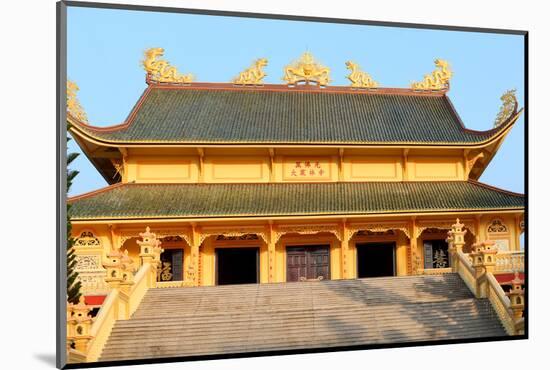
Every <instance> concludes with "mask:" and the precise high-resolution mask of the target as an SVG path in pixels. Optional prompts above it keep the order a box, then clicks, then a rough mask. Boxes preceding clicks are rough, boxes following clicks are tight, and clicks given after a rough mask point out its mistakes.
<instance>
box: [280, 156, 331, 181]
mask: <svg viewBox="0 0 550 370" xmlns="http://www.w3.org/2000/svg"><path fill="white" fill-rule="evenodd" d="M283 180H285V181H330V180H331V161H330V158H327V157H296V158H285V160H284V162H283Z"/></svg>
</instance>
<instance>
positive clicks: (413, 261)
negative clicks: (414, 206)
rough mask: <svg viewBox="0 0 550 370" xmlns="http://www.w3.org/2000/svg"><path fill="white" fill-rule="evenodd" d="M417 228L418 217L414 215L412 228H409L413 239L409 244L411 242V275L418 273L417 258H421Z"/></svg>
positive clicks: (409, 268)
mask: <svg viewBox="0 0 550 370" xmlns="http://www.w3.org/2000/svg"><path fill="white" fill-rule="evenodd" d="M417 230H418V229H417V227H416V217H413V218H412V220H411V223H410V230H409V235H410V236H411V239H410V241H409V244H410V246H409V248H410V250H411V252H410V260H409V264H410V267H408V268H407V269H408V270H409V273H410V274H411V275H414V274H416V272H417V269H418V265H417V260H418V259H419V258H420V257H419V255H418V248H417V247H418V246H417V239H418V235H417Z"/></svg>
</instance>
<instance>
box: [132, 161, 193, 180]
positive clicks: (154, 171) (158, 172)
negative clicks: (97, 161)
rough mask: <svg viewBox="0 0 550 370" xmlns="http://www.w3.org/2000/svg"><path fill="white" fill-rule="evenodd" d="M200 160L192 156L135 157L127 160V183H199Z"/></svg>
mask: <svg viewBox="0 0 550 370" xmlns="http://www.w3.org/2000/svg"><path fill="white" fill-rule="evenodd" d="M198 162H199V159H198V157H192V156H135V157H129V158H128V159H127V160H126V166H125V172H126V179H127V181H135V182H138V183H195V182H199V165H198Z"/></svg>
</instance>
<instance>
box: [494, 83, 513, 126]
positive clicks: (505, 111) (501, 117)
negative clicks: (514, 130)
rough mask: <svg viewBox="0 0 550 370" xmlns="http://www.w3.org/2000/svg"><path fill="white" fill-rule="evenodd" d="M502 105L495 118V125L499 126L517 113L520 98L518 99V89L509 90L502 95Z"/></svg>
mask: <svg viewBox="0 0 550 370" xmlns="http://www.w3.org/2000/svg"><path fill="white" fill-rule="evenodd" d="M500 100H501V101H502V106H501V107H500V111H499V112H498V114H497V117H496V118H495V125H494V126H493V127H499V126H500V125H502V124H503V123H504V122H506V121H507V120H508V119H509V118H510V117H512V115H514V114H515V113H517V109H518V100H517V99H516V89H512V90H508V91H506V92H505V93H504V94H502V96H501V97H500Z"/></svg>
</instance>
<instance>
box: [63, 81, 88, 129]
mask: <svg viewBox="0 0 550 370" xmlns="http://www.w3.org/2000/svg"><path fill="white" fill-rule="evenodd" d="M78 90H80V89H79V88H78V85H77V84H76V83H75V82H73V81H71V80H67V112H68V113H70V114H71V116H73V117H75V118H76V119H78V120H79V121H80V122H83V123H88V117H87V116H86V112H85V111H84V109H83V108H82V106H81V105H80V102H79V101H78V98H77V97H76V94H77V93H78Z"/></svg>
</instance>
